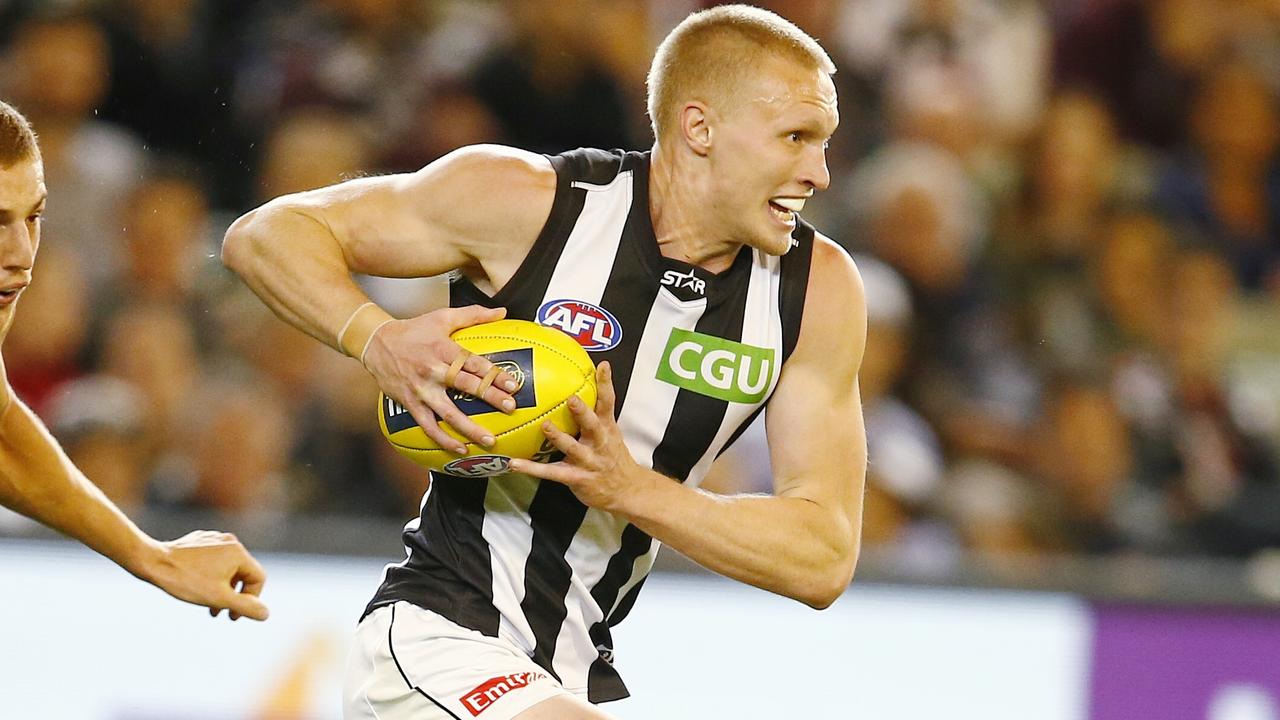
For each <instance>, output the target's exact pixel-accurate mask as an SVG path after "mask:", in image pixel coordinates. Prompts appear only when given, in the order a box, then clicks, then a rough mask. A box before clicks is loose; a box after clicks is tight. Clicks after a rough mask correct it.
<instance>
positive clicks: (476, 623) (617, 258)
mask: <svg viewBox="0 0 1280 720" xmlns="http://www.w3.org/2000/svg"><path fill="white" fill-rule="evenodd" d="M551 162H552V164H553V165H554V167H555V170H556V173H557V176H558V178H557V184H556V195H555V201H554V204H553V206H552V210H551V215H550V217H549V218H548V220H547V223H546V225H545V226H544V228H543V230H542V232H541V234H540V235H539V237H538V239H537V240H536V242H535V243H534V245H533V247H532V248H531V250H530V251H529V255H528V257H526V258H525V260H524V262H523V264H522V265H521V266H520V268H519V269H518V270H517V271H516V273H515V275H514V276H513V277H512V278H511V280H510V281H509V282H508V283H507V284H506V285H505V286H504V287H502V289H501V290H500V291H499V292H498V293H497V294H496V295H494V296H493V297H488V296H486V295H485V294H484V293H483V292H481V291H479V290H478V289H477V288H476V287H475V286H474V285H472V284H471V283H470V282H469V281H467V280H465V279H458V280H455V281H454V283H453V284H452V286H451V289H450V304H451V305H453V306H455V307H456V306H463V305H470V304H473V303H475V304H482V305H488V306H505V307H506V308H507V317H511V318H520V319H526V320H539V321H540V322H543V323H544V324H552V325H556V326H557V327H561V328H562V329H565V330H568V331H570V332H571V334H579V335H580V338H579V339H580V341H582V342H583V344H584V345H586V346H587V347H588V349H591V350H592V359H593V360H595V361H596V362H597V363H598V362H600V361H602V360H608V361H609V362H610V363H611V364H612V367H613V379H614V380H613V381H614V386H615V389H616V391H617V397H618V400H617V405H616V410H615V412H616V413H617V418H618V423H619V426H620V427H621V429H622V432H623V434H624V436H625V438H626V442H627V446H628V448H629V449H630V450H631V454H632V455H633V456H634V457H635V458H636V460H637V461H638V462H640V463H642V464H644V465H647V466H650V467H652V468H654V469H655V470H657V471H658V472H660V473H662V474H664V475H666V476H668V477H671V478H674V479H675V480H676V481H682V482H685V483H688V484H690V485H696V484H697V483H699V482H701V481H702V478H703V477H704V476H705V475H706V472H707V470H708V468H709V467H710V465H711V461H712V460H714V459H715V457H716V456H717V455H718V454H719V453H720V452H721V451H723V450H724V449H725V448H726V447H728V445H729V444H730V443H732V442H733V441H734V440H735V439H736V438H737V437H738V435H739V434H741V432H742V431H743V430H744V429H745V428H746V426H747V425H748V424H749V423H750V421H751V420H752V419H754V417H755V416H756V414H757V413H759V412H760V410H761V409H762V408H763V405H764V403H765V401H766V400H767V399H768V397H769V395H770V394H771V393H772V392H773V388H774V386H775V384H776V383H777V380H778V374H779V369H780V368H781V366H782V363H783V362H784V361H785V360H786V358H787V357H788V356H789V355H790V353H791V351H792V350H793V349H794V347H795V344H796V339H797V337H798V336H799V332H800V317H801V314H802V311H803V306H804V297H805V288H806V285H807V283H808V276H809V263H810V258H811V257H812V251H813V228H812V227H810V226H808V225H807V224H805V223H803V222H798V223H797V229H796V230H795V232H794V233H793V236H792V237H793V243H792V248H791V250H790V251H789V252H788V253H787V254H786V255H784V256H782V257H777V256H770V255H767V254H765V253H762V252H760V251H758V250H753V249H752V248H749V247H743V248H742V250H741V251H740V252H739V253H738V256H737V257H736V259H735V260H734V262H733V264H732V266H731V267H730V268H729V269H728V270H726V271H724V272H722V273H720V274H718V275H712V274H710V273H707V272H705V271H703V270H702V269H701V268H695V267H693V266H690V265H686V264H684V263H680V262H678V261H675V260H671V259H667V258H664V257H663V256H662V255H661V253H660V252H659V250H658V245H657V242H656V240H655V238H654V234H653V227H652V224H651V221H650V215H649V197H648V182H649V154H648V153H638V152H625V153H624V152H622V151H613V152H606V151H601V150H589V149H582V150H574V151H571V152H568V153H564V154H562V155H558V156H555V157H552V158H551ZM495 190H496V189H495ZM404 542H405V546H406V549H407V550H408V558H407V559H406V560H405V561H404V562H402V563H400V564H398V565H393V566H390V567H388V568H387V571H386V574H385V578H384V581H383V583H382V586H381V587H380V588H379V589H378V592H377V593H376V595H375V596H374V598H373V600H372V601H371V602H370V604H369V606H368V608H367V609H366V611H365V614H368V613H369V612H371V611H372V610H373V609H374V608H377V607H380V606H383V605H388V604H390V603H393V602H396V601H399V600H404V601H408V602H411V603H414V604H416V605H418V606H421V607H423V608H426V609H428V610H431V611H433V612H436V613H438V614H440V615H442V616H444V617H446V618H448V619H449V620H451V621H453V622H455V623H457V624H459V625H463V626H465V627H468V628H472V629H474V630H477V631H479V632H481V633H484V634H486V635H489V636H494V637H502V638H504V639H506V640H508V641H510V642H512V643H513V644H515V645H516V646H517V647H519V648H522V649H523V650H524V651H525V652H527V653H528V654H529V655H530V657H532V658H533V660H534V661H535V662H536V663H538V664H539V665H541V666H542V667H543V668H545V669H546V670H547V671H548V672H550V673H552V674H553V675H554V676H555V677H556V678H557V679H559V680H560V682H561V683H562V684H563V686H564V687H565V688H567V689H568V690H570V691H572V692H576V693H585V694H586V695H587V697H588V699H589V700H591V701H592V702H603V701H608V700H616V699H619V698H623V697H626V696H627V689H626V687H625V686H624V685H623V683H622V680H621V678H620V677H619V676H618V674H617V673H616V672H615V671H614V669H613V665H612V661H613V641H612V639H611V637H610V628H611V627H612V626H614V625H617V624H618V623H619V622H620V621H621V620H622V619H623V618H624V617H625V616H626V615H627V613H628V612H629V611H630V609H631V606H632V604H633V603H634V602H635V598H636V595H637V594H638V593H639V590H640V587H641V585H642V584H643V583H644V579H645V577H646V576H647V575H648V573H649V569H650V568H651V567H652V566H653V561H654V557H655V556H656V554H657V551H658V543H657V542H655V541H654V540H653V539H652V538H650V537H649V536H648V535H646V534H645V533H643V532H641V531H640V530H639V529H637V528H636V527H635V526H632V525H629V524H627V523H626V522H623V521H621V520H618V519H617V518H615V517H614V516H612V515H609V514H608V513H605V512H601V511H599V510H595V509H589V508H587V507H586V506H584V505H583V504H582V503H580V502H578V500H577V498H575V497H574V496H573V494H572V493H571V492H570V491H569V490H568V489H566V488H565V487H564V486H562V485H559V484H557V483H553V482H541V481H539V480H537V479H535V478H530V477H528V476H524V475H514V474H512V475H503V476H498V477H494V478H489V479H487V480H486V479H484V478H479V479H476V478H459V477H453V476H449V475H444V474H440V473H433V476H432V482H431V487H430V489H429V490H428V492H427V494H426V496H425V497H424V498H423V504H422V515H421V517H419V518H415V519H414V520H413V521H412V522H410V523H409V525H408V526H406V528H405V533H404Z"/></svg>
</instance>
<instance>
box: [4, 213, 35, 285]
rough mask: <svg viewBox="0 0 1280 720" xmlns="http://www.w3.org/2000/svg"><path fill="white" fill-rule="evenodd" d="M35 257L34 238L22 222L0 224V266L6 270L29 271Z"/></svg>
mask: <svg viewBox="0 0 1280 720" xmlns="http://www.w3.org/2000/svg"><path fill="white" fill-rule="evenodd" d="M35 259H36V244H35V238H34V237H33V236H32V234H31V229H30V228H29V227H27V224H26V223H24V222H11V223H5V224H4V225H3V226H0V267H3V268H4V270H5V271H7V272H21V273H25V272H29V271H30V270H31V266H32V264H34V263H35Z"/></svg>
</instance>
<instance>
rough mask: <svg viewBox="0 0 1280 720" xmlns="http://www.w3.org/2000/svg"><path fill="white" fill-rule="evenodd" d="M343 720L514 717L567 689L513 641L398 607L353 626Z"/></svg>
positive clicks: (408, 607)
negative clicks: (354, 627) (352, 641)
mask: <svg viewBox="0 0 1280 720" xmlns="http://www.w3.org/2000/svg"><path fill="white" fill-rule="evenodd" d="M342 694H343V707H342V717H343V718H344V720H473V718H475V719H478V720H511V718H512V717H513V716H515V715H517V714H518V713H521V712H523V711H525V710H528V709H529V708H530V707H532V706H534V705H535V704H537V703H539V702H542V701H543V700H546V699H548V698H551V697H555V696H557V695H570V694H571V693H569V691H568V690H565V689H564V688H563V687H561V685H560V683H559V682H558V681H557V680H556V679H555V678H554V677H552V676H551V674H550V673H548V672H547V671H546V670H543V669H542V668H541V667H539V666H538V665H537V664H535V663H534V662H533V661H532V660H530V659H529V656H528V655H525V654H524V652H523V651H521V650H520V649H518V648H517V647H515V646H514V645H512V644H511V643H509V642H507V641H505V640H501V639H498V638H492V637H488V636H486V635H483V634H481V633H478V632H476V631H475V630H470V629H467V628H464V627H461V626H459V625H456V624H454V623H452V622H450V621H448V620H446V619H444V618H443V617H441V616H439V615H437V614H435V613H433V612H430V611H428V610H423V609H422V608H420V607H418V606H416V605H413V604H410V603H406V602H398V603H395V604H393V605H388V606H385V607H380V608H378V609H377V610H374V611H373V612H372V613H370V614H369V616H368V617H366V618H365V619H364V620H361V621H360V624H359V625H358V626H357V627H356V637H355V643H354V645H353V646H352V648H351V657H350V659H349V660H348V662H347V677H346V683H345V687H344V688H343V693H342Z"/></svg>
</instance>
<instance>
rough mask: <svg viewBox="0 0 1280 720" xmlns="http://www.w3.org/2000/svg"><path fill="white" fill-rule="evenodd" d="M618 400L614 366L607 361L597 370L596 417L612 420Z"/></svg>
mask: <svg viewBox="0 0 1280 720" xmlns="http://www.w3.org/2000/svg"><path fill="white" fill-rule="evenodd" d="M616 399H617V395H615V394H614V392H613V366H612V365H610V364H609V362H608V361H605V362H602V363H600V367H598V368H596V415H597V416H598V417H601V418H610V419H612V418H613V403H614V401H615V400H616Z"/></svg>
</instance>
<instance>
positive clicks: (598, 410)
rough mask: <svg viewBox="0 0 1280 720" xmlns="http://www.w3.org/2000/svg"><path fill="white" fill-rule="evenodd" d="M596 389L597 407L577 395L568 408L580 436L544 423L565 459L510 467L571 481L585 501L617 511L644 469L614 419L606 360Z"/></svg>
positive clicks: (598, 371)
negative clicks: (576, 424) (629, 448)
mask: <svg viewBox="0 0 1280 720" xmlns="http://www.w3.org/2000/svg"><path fill="white" fill-rule="evenodd" d="M596 393H597V394H596V406H595V408H594V409H592V408H590V407H587V404H586V403H584V402H583V401H582V399H581V398H579V397H578V396H576V395H575V396H573V397H571V398H569V410H570V412H572V413H573V417H574V420H576V421H577V423H578V428H579V431H580V432H579V436H578V437H577V438H574V437H573V436H572V435H570V434H568V433H566V432H564V431H563V430H561V429H560V428H558V427H556V426H555V424H554V423H552V422H551V421H547V422H544V423H543V424H542V432H543V434H545V435H546V436H547V439H549V440H550V441H551V443H552V444H553V445H555V446H556V449H557V450H559V451H560V452H562V453H564V460H562V461H560V462H556V463H539V462H533V461H531V460H521V459H513V460H512V461H511V469H512V470H513V471H515V472H518V473H524V474H526V475H532V476H533V477H537V478H542V479H543V480H551V481H554V482H558V483H562V484H564V485H567V486H568V487H569V489H570V490H572V491H573V494H574V495H576V496H577V498H578V499H579V500H581V501H582V503H583V504H584V505H587V506H588V507H594V508H599V509H601V510H607V511H610V512H615V511H618V510H620V509H621V508H623V507H625V506H626V500H627V496H628V495H629V494H630V493H633V492H637V490H638V488H639V487H640V484H639V483H638V482H637V479H638V478H639V476H640V475H642V474H643V468H642V467H641V466H640V465H639V463H637V462H636V461H635V459H634V458H632V457H631V451H630V450H628V449H627V446H626V444H625V443H624V442H623V438H622V430H621V428H619V427H618V423H617V421H616V420H614V417H613V406H614V400H615V398H616V395H615V394H614V392H613V370H612V368H610V367H609V363H607V362H602V363H600V366H599V367H598V368H596Z"/></svg>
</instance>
